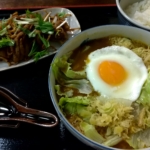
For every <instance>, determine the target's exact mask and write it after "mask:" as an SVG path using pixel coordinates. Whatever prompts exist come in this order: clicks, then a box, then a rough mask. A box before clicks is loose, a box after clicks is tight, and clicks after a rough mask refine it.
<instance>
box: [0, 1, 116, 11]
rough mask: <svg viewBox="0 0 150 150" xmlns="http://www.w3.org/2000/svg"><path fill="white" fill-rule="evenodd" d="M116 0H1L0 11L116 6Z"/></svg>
mask: <svg viewBox="0 0 150 150" xmlns="http://www.w3.org/2000/svg"><path fill="white" fill-rule="evenodd" d="M115 5H116V4H115V0H0V10H8V9H9V10H13V9H31V8H32V9H34V8H35V9H40V8H48V7H67V8H69V7H70V8H71V7H72V8H73V7H100V6H115Z"/></svg>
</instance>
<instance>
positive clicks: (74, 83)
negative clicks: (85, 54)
mask: <svg viewBox="0 0 150 150" xmlns="http://www.w3.org/2000/svg"><path fill="white" fill-rule="evenodd" d="M69 56H70V53H68V54H66V55H64V56H62V57H61V58H56V59H55V60H54V62H53V63H52V70H53V73H54V76H55V79H56V81H57V84H58V85H60V87H61V86H63V88H64V87H66V89H67V90H64V94H63V92H62V91H61V95H62V94H63V95H66V93H65V92H66V91H68V88H70V89H77V90H78V91H79V93H82V94H90V93H91V92H92V91H93V87H92V85H91V84H90V82H89V81H88V80H87V79H86V74H85V71H84V70H82V71H74V70H72V69H71V63H69V62H68V57H69ZM57 89H58V88H56V90H57ZM59 93H60V92H58V94H59ZM61 95H60V96H61Z"/></svg>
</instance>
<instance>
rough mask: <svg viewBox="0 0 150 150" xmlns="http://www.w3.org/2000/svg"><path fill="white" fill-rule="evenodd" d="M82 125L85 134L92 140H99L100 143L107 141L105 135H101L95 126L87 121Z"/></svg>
mask: <svg viewBox="0 0 150 150" xmlns="http://www.w3.org/2000/svg"><path fill="white" fill-rule="evenodd" d="M80 127H81V129H82V131H83V132H84V135H85V136H86V137H88V138H90V139H91V140H93V141H95V142H98V143H103V142H104V141H105V139H104V138H103V136H101V135H100V134H99V133H98V132H97V130H96V129H95V126H93V125H90V124H88V123H86V122H81V123H80Z"/></svg>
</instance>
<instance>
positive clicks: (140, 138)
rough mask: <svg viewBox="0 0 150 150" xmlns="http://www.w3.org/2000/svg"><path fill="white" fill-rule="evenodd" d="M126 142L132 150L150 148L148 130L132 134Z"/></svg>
mask: <svg viewBox="0 0 150 150" xmlns="http://www.w3.org/2000/svg"><path fill="white" fill-rule="evenodd" d="M126 141H127V143H128V144H129V145H130V146H131V147H133V148H134V149H141V148H145V147H150V128H148V129H145V130H143V131H139V132H137V133H135V134H132V135H131V136H130V138H129V140H126Z"/></svg>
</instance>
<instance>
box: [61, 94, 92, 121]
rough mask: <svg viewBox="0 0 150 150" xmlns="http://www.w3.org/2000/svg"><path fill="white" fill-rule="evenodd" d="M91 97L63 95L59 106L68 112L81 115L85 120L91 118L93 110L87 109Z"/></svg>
mask: <svg viewBox="0 0 150 150" xmlns="http://www.w3.org/2000/svg"><path fill="white" fill-rule="evenodd" d="M89 102H90V99H89V98H88V97H82V96H77V97H72V98H65V97H62V98H60V100H59V106H60V108H61V109H63V111H64V112H66V113H68V114H76V115H78V116H80V117H81V118H82V119H83V120H89V118H90V116H91V115H92V112H91V111H90V110H88V109H87V106H88V105H89Z"/></svg>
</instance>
